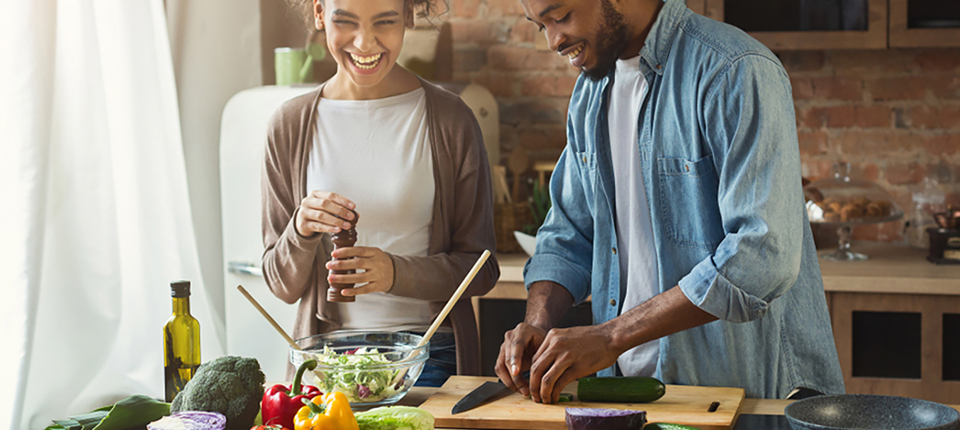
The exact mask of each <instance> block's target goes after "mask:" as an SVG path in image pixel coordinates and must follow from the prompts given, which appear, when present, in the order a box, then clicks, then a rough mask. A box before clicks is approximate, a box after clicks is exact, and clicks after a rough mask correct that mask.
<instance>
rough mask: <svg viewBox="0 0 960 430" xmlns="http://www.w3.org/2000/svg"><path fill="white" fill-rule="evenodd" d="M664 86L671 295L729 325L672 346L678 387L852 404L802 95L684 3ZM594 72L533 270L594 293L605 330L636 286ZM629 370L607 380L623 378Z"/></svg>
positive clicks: (763, 53)
mask: <svg viewBox="0 0 960 430" xmlns="http://www.w3.org/2000/svg"><path fill="white" fill-rule="evenodd" d="M638 61H639V62H640V67H641V69H642V70H643V73H644V76H645V77H646V80H647V83H648V91H647V94H646V96H645V97H644V99H643V104H642V106H641V109H640V117H639V118H638V121H637V127H638V142H637V147H638V149H639V151H640V160H641V165H642V169H643V172H642V175H643V181H644V189H645V191H646V193H645V195H644V196H637V198H646V199H647V203H648V206H649V208H650V219H651V220H652V223H653V235H654V241H655V243H656V252H657V259H658V262H659V264H658V268H659V277H660V291H661V292H662V291H666V290H668V289H670V288H672V287H674V286H677V285H679V286H680V289H681V290H682V291H683V293H684V294H685V295H686V297H687V298H688V299H690V301H691V302H692V303H694V304H695V305H696V306H698V307H700V308H701V309H703V310H704V311H706V312H708V313H710V314H712V315H714V316H716V317H717V318H719V320H717V321H714V322H711V323H709V324H706V325H703V326H700V327H696V328H692V329H689V330H685V331H682V332H679V333H676V334H673V335H670V336H668V337H665V338H663V339H661V340H660V356H659V362H658V365H657V377H658V378H660V379H661V380H663V381H664V382H665V383H668V384H685V385H708V386H727V387H742V388H744V389H745V390H746V395H747V396H748V397H757V398H785V397H786V396H787V395H788V394H789V393H790V391H791V390H792V389H794V388H796V387H800V386H802V387H807V388H812V389H815V390H818V391H821V392H824V393H843V392H844V388H843V377H842V375H841V372H840V364H839V360H838V358H837V351H836V345H835V344H834V341H833V332H832V330H831V325H830V318H829V314H828V311H827V304H826V300H825V297H824V291H823V283H822V280H821V277H820V266H819V264H818V261H817V254H816V250H815V248H814V243H813V236H812V233H811V230H810V225H809V223H808V221H807V217H806V212H805V211H804V206H803V200H804V199H803V191H802V188H801V184H800V154H799V149H798V143H797V131H796V123H795V114H794V108H793V99H792V93H791V89H790V82H789V79H788V78H787V75H786V72H785V71H784V69H783V66H782V65H781V64H780V62H779V60H778V59H777V58H776V56H774V55H773V54H772V53H771V52H770V51H769V50H768V49H767V48H765V47H764V46H763V45H761V44H760V43H759V42H757V41H756V40H754V39H753V38H751V37H749V36H747V35H746V34H745V33H743V32H742V31H740V30H738V29H736V28H734V27H732V26H729V25H726V24H723V23H720V22H717V21H713V20H710V19H707V18H704V17H702V16H699V15H696V14H694V13H693V12H691V11H690V10H688V9H687V8H686V6H685V5H684V3H683V1H681V0H668V1H667V2H666V4H665V5H664V7H663V8H662V9H661V12H660V14H659V16H658V18H657V20H656V22H655V23H654V25H653V27H652V29H651V31H650V34H649V35H648V37H647V40H646V43H645V45H644V47H643V49H642V50H641V51H640V56H639V58H638ZM612 77H613V74H612V73H611V75H608V76H607V77H606V78H604V79H603V80H601V81H598V82H594V81H591V80H589V79H587V78H586V77H585V76H583V75H581V76H580V79H579V80H578V81H577V84H576V87H575V88H574V91H573V94H572V96H571V98H570V107H569V111H568V118H567V147H566V148H565V149H564V151H563V153H562V155H561V156H560V159H559V162H558V164H557V168H556V170H555V171H554V173H553V176H552V178H551V181H550V194H551V196H552V198H553V202H554V205H553V209H552V210H551V211H550V213H549V214H548V216H547V219H546V221H545V222H544V225H543V227H542V228H541V229H540V230H539V232H538V233H537V249H536V253H535V255H534V256H533V257H532V258H531V259H530V260H529V261H528V262H527V265H526V267H525V268H524V280H525V283H526V285H527V287H528V288H529V286H530V284H532V283H533V282H536V281H541V280H549V281H554V282H557V283H559V284H560V285H563V286H564V287H565V288H566V289H567V290H569V291H570V294H572V295H573V298H574V300H575V301H576V302H577V303H580V302H582V301H584V300H586V299H587V298H588V297H590V296H591V295H592V297H593V300H592V309H593V318H594V322H595V323H602V322H605V321H608V320H610V319H613V318H615V317H617V316H618V315H619V313H620V309H619V307H618V306H619V304H620V303H621V302H622V300H623V298H624V296H625V294H626V292H625V291H621V289H620V280H619V274H620V270H619V261H618V258H617V256H616V252H617V249H616V247H617V236H616V227H615V225H616V224H615V222H614V213H615V210H614V208H615V207H614V205H615V203H616V202H615V201H614V195H615V193H614V188H615V187H616V183H615V181H614V177H613V168H612V165H611V160H610V148H609V140H608V137H607V132H608V130H607V124H608V123H607V112H606V109H607V108H606V103H607V97H606V91H607V88H608V87H609V86H610V83H611V79H612ZM613 372H614V368H612V367H611V368H609V369H605V370H604V371H602V372H601V375H612V374H613Z"/></svg>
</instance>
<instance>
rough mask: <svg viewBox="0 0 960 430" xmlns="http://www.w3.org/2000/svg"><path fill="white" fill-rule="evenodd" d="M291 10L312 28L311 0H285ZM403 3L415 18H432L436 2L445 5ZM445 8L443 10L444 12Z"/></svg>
mask: <svg viewBox="0 0 960 430" xmlns="http://www.w3.org/2000/svg"><path fill="white" fill-rule="evenodd" d="M285 1H286V2H287V4H288V5H290V7H291V8H293V10H295V11H297V12H298V13H299V14H300V15H302V16H303V19H304V22H305V23H306V25H307V27H308V28H313V0H285ZM403 1H404V4H405V5H410V6H413V11H414V13H415V14H416V17H417V18H433V17H435V16H437V15H438V12H437V9H438V3H443V4H444V6H446V1H445V0H403ZM445 12H446V10H444V13H445Z"/></svg>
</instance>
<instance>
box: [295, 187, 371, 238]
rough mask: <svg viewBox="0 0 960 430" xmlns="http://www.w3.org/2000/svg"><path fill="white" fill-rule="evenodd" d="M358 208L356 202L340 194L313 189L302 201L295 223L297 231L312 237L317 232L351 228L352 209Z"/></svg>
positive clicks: (332, 231)
mask: <svg viewBox="0 0 960 430" xmlns="http://www.w3.org/2000/svg"><path fill="white" fill-rule="evenodd" d="M356 208H357V205H356V204H354V203H353V202H351V201H350V200H348V199H347V198H345V197H342V196H340V195H339V194H336V193H331V192H329V191H317V190H314V191H311V192H310V194H308V195H307V196H306V197H304V198H303V200H301V201H300V210H298V211H297V220H296V224H295V226H296V228H297V233H300V235H301V236H304V237H310V236H313V235H314V234H316V233H336V232H339V231H340V230H341V229H349V228H350V226H351V225H350V222H349V221H353V212H352V211H353V210H354V209H356Z"/></svg>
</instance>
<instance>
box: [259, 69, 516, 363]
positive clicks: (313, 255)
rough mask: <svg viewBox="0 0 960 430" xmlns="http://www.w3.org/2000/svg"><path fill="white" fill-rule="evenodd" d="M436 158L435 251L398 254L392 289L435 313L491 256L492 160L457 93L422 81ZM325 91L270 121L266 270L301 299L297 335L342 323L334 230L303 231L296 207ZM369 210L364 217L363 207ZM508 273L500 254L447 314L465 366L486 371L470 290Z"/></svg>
mask: <svg viewBox="0 0 960 430" xmlns="http://www.w3.org/2000/svg"><path fill="white" fill-rule="evenodd" d="M421 85H422V86H423V89H424V92H425V97H426V115H427V124H428V130H429V137H430V143H431V145H430V146H431V153H432V155H433V176H434V182H435V183H436V193H435V195H436V197H435V198H434V203H433V225H432V227H431V230H430V243H429V247H428V251H427V252H428V256H426V257H409V256H402V255H392V254H391V255H390V257H391V258H392V260H393V266H394V278H393V287H392V289H391V290H390V291H389V292H388V293H389V294H394V295H397V296H402V297H410V298H415V299H422V300H428V301H430V302H432V303H431V309H432V310H433V312H434V315H437V314H439V312H440V309H441V308H442V307H443V305H444V304H445V303H446V301H447V300H448V299H449V298H450V296H452V295H453V292H454V290H456V288H457V286H459V285H460V282H461V281H462V280H463V278H464V277H465V276H466V274H467V272H469V270H470V268H471V267H472V266H473V264H474V263H475V262H476V261H477V259H478V258H479V257H480V254H481V253H483V250H485V249H489V250H490V251H491V252H493V251H494V249H495V247H496V244H495V239H494V231H493V197H492V193H493V191H492V187H491V185H490V167H489V163H488V162H487V155H486V150H485V149H484V146H483V137H482V135H481V134H480V126H479V125H478V123H477V120H476V118H474V116H473V113H472V112H471V111H470V109H469V108H468V107H467V105H466V104H464V103H463V101H461V100H460V98H459V97H457V96H456V95H454V94H452V93H450V92H448V91H445V90H443V89H441V88H439V87H437V86H435V85H433V84H431V83H429V82H426V81H423V80H421ZM322 89H323V85H321V86H320V87H319V88H318V89H317V90H315V91H311V92H310V93H307V94H304V95H302V96H299V97H297V98H294V99H292V100H290V101H287V102H286V103H284V104H283V106H281V107H280V109H278V110H277V112H276V113H275V114H274V115H273V117H272V118H271V120H270V126H269V130H268V132H267V145H266V153H265V154H264V165H263V172H262V179H261V180H262V183H261V189H262V203H263V206H262V212H263V220H262V223H263V225H262V227H263V244H264V246H265V247H266V249H265V250H264V253H263V276H264V278H265V279H266V282H267V285H268V286H269V288H270V290H271V291H272V292H273V294H274V295H276V296H277V297H278V298H280V299H281V300H283V301H284V302H287V303H291V304H292V303H295V302H297V301H298V300H299V301H300V305H299V308H298V310H297V318H296V326H295V328H294V332H293V337H294V338H301V337H306V336H310V335H314V334H318V333H327V332H330V331H333V330H336V329H337V328H339V327H340V323H339V316H338V315H337V310H336V307H335V306H330V305H329V304H328V303H327V301H326V297H327V293H326V291H327V287H328V285H327V270H326V268H325V264H326V262H327V261H328V260H329V258H330V252H331V251H332V250H333V244H332V243H331V241H330V237H329V235H328V234H317V235H314V236H312V237H304V236H302V235H300V234H299V233H298V232H297V231H296V228H295V227H294V222H295V221H294V220H295V219H296V217H295V216H294V214H295V211H296V210H297V208H298V207H299V205H300V201H301V200H303V198H304V197H306V195H307V189H306V179H307V175H306V170H307V162H308V160H309V152H310V150H311V148H312V146H313V141H314V138H315V134H316V133H315V132H316V121H315V120H316V117H317V112H316V109H317V103H319V102H320V100H321V98H320V92H321V90H322ZM361 216H362V214H361ZM499 277H500V268H499V266H498V264H497V260H496V257H495V256H491V257H490V258H489V259H488V260H487V262H486V264H485V265H484V266H483V268H482V269H481V270H480V272H479V273H477V276H476V278H474V280H473V282H472V283H471V285H470V286H469V287H468V288H467V290H466V292H464V294H463V296H462V298H461V299H460V300H459V302H458V303H457V304H456V306H454V308H453V310H452V311H451V312H450V315H449V316H448V317H447V322H449V323H450V324H451V325H452V327H453V332H454V336H455V338H456V345H457V373H459V374H461V375H479V374H480V341H479V338H478V335H477V326H476V320H475V318H474V314H473V307H472V306H471V304H470V297H471V296H477V295H483V294H486V293H487V292H488V291H490V289H491V288H493V285H494V284H495V283H496V282H497V279H498V278H499ZM287 373H288V376H291V377H292V367H291V366H288V372H287Z"/></svg>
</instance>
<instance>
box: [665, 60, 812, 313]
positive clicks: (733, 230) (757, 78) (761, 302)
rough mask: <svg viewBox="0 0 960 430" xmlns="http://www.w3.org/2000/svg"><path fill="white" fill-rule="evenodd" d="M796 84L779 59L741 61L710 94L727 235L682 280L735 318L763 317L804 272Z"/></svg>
mask: <svg viewBox="0 0 960 430" xmlns="http://www.w3.org/2000/svg"><path fill="white" fill-rule="evenodd" d="M791 94H792V92H791V89H790V83H789V80H788V78H787V76H786V73H785V72H784V71H783V68H782V67H781V66H780V65H779V64H778V63H777V62H775V61H774V60H772V59H770V58H766V57H763V56H760V55H747V56H744V57H741V58H738V59H736V60H735V61H733V62H732V63H731V64H730V66H729V67H728V68H727V69H726V70H725V71H724V72H722V73H721V74H720V75H719V76H718V77H717V79H716V81H714V82H713V83H712V86H710V87H709V90H707V91H706V93H705V99H704V105H705V106H706V108H705V110H704V117H703V119H702V121H703V123H702V124H704V126H703V127H704V135H705V138H706V141H707V144H708V145H709V147H710V149H711V151H712V153H713V154H712V155H713V160H714V164H715V167H716V171H717V172H718V173H717V174H718V176H719V177H718V179H719V188H718V192H717V198H718V204H719V209H720V214H721V218H722V223H723V230H724V238H723V240H722V241H721V242H720V244H719V245H718V247H717V248H716V250H715V251H714V253H713V254H712V255H710V256H709V257H707V258H705V259H704V260H702V261H700V262H699V263H698V264H697V265H696V266H695V267H694V269H693V270H692V271H691V272H690V273H689V274H688V275H687V276H685V277H683V278H682V279H681V280H680V282H679V286H680V288H681V290H682V291H683V292H684V294H685V295H686V296H687V298H688V299H690V301H691V302H692V303H694V304H695V305H697V306H698V307H700V308H701V309H703V310H704V311H706V312H708V313H710V314H712V315H714V316H716V317H718V318H720V319H723V320H727V321H731V322H746V321H752V320H756V319H758V318H761V317H763V316H764V315H765V314H766V313H767V310H768V309H769V306H770V302H771V301H772V300H774V299H776V298H777V297H780V296H781V295H783V294H784V293H785V292H786V291H787V290H788V289H789V288H790V287H791V286H792V285H793V284H794V283H795V282H796V279H797V276H798V274H799V271H800V257H801V247H802V238H803V222H804V221H803V192H802V189H801V185H800V154H799V149H798V144H797V131H796V122H795V121H796V116H795V113H794V107H793V99H792V95H791Z"/></svg>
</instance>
